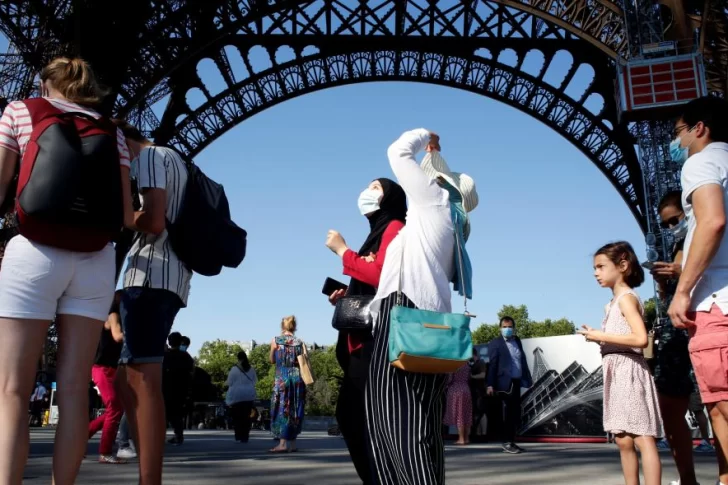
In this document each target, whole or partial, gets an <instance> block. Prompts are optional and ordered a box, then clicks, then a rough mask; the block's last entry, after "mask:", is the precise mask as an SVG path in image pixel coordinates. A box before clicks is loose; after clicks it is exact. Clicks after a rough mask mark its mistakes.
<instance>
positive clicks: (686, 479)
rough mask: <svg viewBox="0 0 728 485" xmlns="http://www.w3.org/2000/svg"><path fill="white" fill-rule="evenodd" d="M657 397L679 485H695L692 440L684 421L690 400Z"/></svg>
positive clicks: (660, 395) (664, 396) (687, 397)
mask: <svg viewBox="0 0 728 485" xmlns="http://www.w3.org/2000/svg"><path fill="white" fill-rule="evenodd" d="M658 397H659V401H660V411H661V412H662V421H663V426H664V428H665V437H666V438H667V442H668V443H670V452H671V453H672V458H673V460H675V466H676V467H677V472H678V474H679V475H680V485H696V484H697V482H698V481H697V478H696V477H695V464H694V462H693V438H692V435H691V433H690V427H689V426H688V423H687V421H686V420H685V413H687V411H688V404H689V402H690V398H689V396H685V397H673V396H666V395H664V394H659V395H658ZM643 456H644V455H643Z"/></svg>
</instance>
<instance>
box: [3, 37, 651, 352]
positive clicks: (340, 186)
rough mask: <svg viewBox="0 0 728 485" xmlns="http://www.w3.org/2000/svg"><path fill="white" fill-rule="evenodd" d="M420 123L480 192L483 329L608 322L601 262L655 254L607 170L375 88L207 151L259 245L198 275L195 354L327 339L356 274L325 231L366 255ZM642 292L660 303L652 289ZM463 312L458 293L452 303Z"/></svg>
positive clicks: (464, 110)
mask: <svg viewBox="0 0 728 485" xmlns="http://www.w3.org/2000/svg"><path fill="white" fill-rule="evenodd" d="M2 40H3V41H4V39H2ZM0 44H4V42H0ZM3 47H4V46H3ZM524 66H525V67H528V66H527V64H524ZM567 66H568V65H567V64H565V63H564V64H561V67H563V68H565V67H567ZM203 77H204V76H203ZM582 89H583V86H582ZM419 127H425V128H428V129H431V130H433V131H435V132H437V133H438V134H440V136H441V138H442V154H443V156H444V157H445V159H446V160H447V161H448V163H449V164H450V166H451V167H452V168H453V169H454V170H457V171H462V172H466V173H468V174H470V175H471V176H472V177H473V178H474V179H475V181H476V183H477V187H478V191H479V194H480V205H479V207H478V208H477V209H476V210H475V211H474V212H473V213H472V214H471V217H472V228H473V229H472V234H471V238H470V240H469V242H468V250H469V252H470V256H471V259H472V261H473V268H474V300H473V302H471V303H470V305H469V308H470V310H471V311H472V312H473V313H476V314H477V315H478V318H477V319H476V321H477V322H478V323H480V322H494V321H495V320H496V313H497V312H498V310H499V309H500V308H501V306H502V305H504V304H514V305H519V304H525V305H527V306H528V308H529V311H530V314H531V317H532V318H534V319H538V320H541V319H544V318H560V317H566V318H569V319H570V320H572V321H574V322H575V323H576V324H577V325H580V324H582V323H587V324H590V325H598V324H599V323H600V322H601V318H602V314H603V307H604V304H605V303H606V302H607V301H608V300H609V298H610V295H609V293H608V291H607V290H604V289H601V288H599V287H598V285H597V284H596V282H595V281H594V278H593V276H592V269H591V264H592V254H593V253H594V251H595V250H596V249H597V248H598V247H599V246H601V245H602V244H604V243H606V242H608V241H613V240H618V239H624V240H627V241H630V242H631V243H632V244H633V245H634V246H635V249H636V251H637V254H638V256H639V257H640V258H641V259H643V258H644V252H645V246H644V239H643V236H642V234H641V232H640V230H639V227H638V225H637V223H636V221H635V220H634V219H633V217H632V215H631V213H630V211H629V209H628V208H627V206H626V205H625V203H624V202H623V201H622V199H621V198H620V197H619V195H618V194H617V192H616V190H615V189H614V188H613V187H612V186H611V185H610V183H609V182H608V181H607V179H606V178H605V177H604V176H603V175H602V174H601V172H599V170H598V169H597V168H596V167H595V166H594V165H593V164H592V163H591V162H590V161H589V160H588V159H587V158H586V157H585V156H584V155H583V154H582V153H581V152H579V151H578V150H577V149H576V148H575V147H573V146H572V145H571V144H570V143H569V142H567V141H566V140H565V139H563V138H561V137H560V136H559V135H558V134H556V133H555V132H553V131H551V130H550V129H549V128H547V127H546V126H545V125H542V124H541V123H540V122H538V121H536V120H535V119H532V118H530V117H529V116H528V115H526V114H523V113H521V112H519V111H517V110H515V109H513V108H511V107H508V106H506V105H504V104H501V103H499V102H496V101H493V100H490V99H487V98H485V97H482V96H478V95H476V94H472V93H467V92H463V91H458V90H455V89H450V88H444V87H438V86H430V85H424V84H414V83H370V84H360V85H355V86H348V87H341V88H334V89H329V90H326V91H321V92H318V93H314V94H309V95H306V96H303V97H300V98H296V99H293V100H291V101H288V102H285V103H283V104H280V105H277V106H275V107H273V108H271V109H269V110H267V111H264V112H263V113H260V114H258V115H256V116H255V117H253V118H252V119H250V120H248V121H246V122H244V123H242V124H240V125H238V126H237V127H235V128H234V129H232V130H230V131H229V132H228V133H226V134H225V135H224V136H223V137H222V138H220V139H219V140H217V141H216V142H215V143H214V144H212V145H211V146H210V147H209V148H207V149H206V150H204V151H203V152H202V153H201V154H200V155H199V156H198V157H197V162H198V164H199V165H200V166H201V167H202V168H203V169H204V171H205V172H206V173H207V174H208V175H209V176H210V177H212V178H213V179H215V180H217V181H219V182H222V183H223V184H224V185H225V188H226V191H227V194H228V198H229V199H230V205H231V210H232V213H233V216H234V219H235V220H236V222H238V224H239V225H241V226H242V227H244V228H245V229H246V230H247V231H248V238H249V240H248V255H247V257H246V260H245V261H244V262H243V263H242V265H241V266H240V267H239V268H237V269H235V270H230V269H226V270H224V271H223V273H222V274H221V275H219V276H217V277H213V278H206V277H202V276H198V275H196V276H195V277H194V278H193V279H192V291H191V295H190V299H189V306H188V308H186V309H183V310H182V311H181V312H180V313H179V316H178V318H177V321H176V323H175V328H176V329H177V330H179V331H180V332H182V333H184V334H187V335H189V336H190V338H191V339H192V349H191V350H192V351H193V352H197V350H198V349H199V347H200V345H201V344H202V342H203V341H205V340H213V339H217V338H222V339H230V340H250V339H254V340H257V341H258V342H267V341H269V340H270V339H271V338H272V337H273V336H274V335H276V334H277V333H278V331H279V323H280V320H281V318H282V317H283V316H285V315H289V314H295V315H296V316H297V318H298V320H299V333H300V335H301V337H303V338H305V339H306V340H307V341H316V342H318V343H321V344H328V343H333V342H334V341H335V338H336V334H335V332H334V331H333V330H332V329H331V325H330V322H331V315H332V307H331V306H330V305H329V304H328V301H327V300H326V298H325V297H324V296H323V295H322V294H321V287H322V285H323V282H324V280H325V278H326V277H327V276H331V277H333V278H337V279H340V280H342V281H346V279H345V277H344V276H342V275H341V263H340V259H339V258H338V257H337V256H335V255H334V254H333V253H331V252H330V251H329V250H328V249H327V248H326V247H325V246H324V241H325V238H326V232H327V231H328V230H329V229H337V230H339V231H340V232H341V233H342V234H343V235H344V237H345V238H346V240H347V242H348V243H349V244H350V246H351V247H353V248H358V245H360V244H361V243H362V242H363V241H364V238H365V237H366V234H367V232H368V224H367V222H366V220H365V218H364V217H362V216H361V215H359V212H358V210H357V205H356V200H357V197H358V195H359V193H360V191H361V190H362V189H363V188H364V187H365V186H366V185H367V184H368V183H369V182H370V181H371V180H372V179H374V178H377V177H391V170H390V168H389V164H388V162H387V159H386V150H387V147H388V146H389V144H390V143H391V142H392V141H394V140H395V139H396V138H397V137H398V136H399V135H400V134H401V133H402V132H403V131H406V130H409V129H413V128H419ZM639 292H640V294H641V295H642V296H643V298H648V297H650V296H652V294H653V290H652V281H651V280H648V281H647V282H646V283H645V284H644V285H643V286H642V287H641V288H640V289H639ZM461 309H462V304H461V303H460V301H459V300H457V299H455V300H454V301H453V310H454V311H459V310H461Z"/></svg>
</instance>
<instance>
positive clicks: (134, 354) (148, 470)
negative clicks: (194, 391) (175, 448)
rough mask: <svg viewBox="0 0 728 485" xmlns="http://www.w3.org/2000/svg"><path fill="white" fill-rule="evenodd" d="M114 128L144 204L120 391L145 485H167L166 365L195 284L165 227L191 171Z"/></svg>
mask: <svg viewBox="0 0 728 485" xmlns="http://www.w3.org/2000/svg"><path fill="white" fill-rule="evenodd" d="M114 122H115V123H116V124H117V126H119V127H120V129H121V130H122V132H123V133H124V135H125V136H126V141H127V146H128V147H129V151H130V153H131V154H132V158H133V159H134V167H133V169H132V176H133V177H134V178H136V181H137V187H138V189H139V199H140V201H141V209H140V210H139V211H137V212H136V213H135V214H134V226H135V227H134V230H135V231H136V234H135V236H134V240H133V242H132V246H131V249H130V250H129V254H128V258H127V265H126V271H125V272H124V293H123V294H122V297H121V308H120V309H121V325H122V328H123V331H124V346H123V347H122V349H121V358H120V360H119V364H120V365H119V373H118V375H117V385H118V386H119V389H120V391H121V396H122V399H123V400H124V407H125V409H126V412H127V418H128V420H129V425H130V427H131V430H132V436H133V437H134V438H135V440H136V441H135V442H136V444H137V454H138V455H139V473H140V481H139V483H140V484H141V485H161V483H162V458H163V456H164V437H165V432H166V426H165V416H164V399H163V395H162V362H163V361H164V351H165V342H166V340H167V337H168V336H169V333H170V331H171V329H172V324H173V323H174V319H175V317H176V315H177V312H179V310H180V309H181V308H183V307H185V306H187V296H188V294H189V291H190V279H191V278H192V273H191V272H190V270H189V269H187V267H186V266H185V264H184V263H183V262H182V261H180V259H179V258H178V257H177V255H176V254H175V252H174V249H172V246H171V243H170V240H169V239H168V237H167V229H166V224H167V221H169V222H171V223H173V222H175V221H176V220H177V217H178V216H179V214H180V210H181V207H182V202H183V200H184V192H185V187H186V184H187V167H186V165H185V162H184V160H182V158H181V157H180V155H179V154H177V152H176V151H174V150H172V149H170V148H166V147H161V146H156V145H154V144H153V143H152V142H151V141H150V140H148V139H147V138H146V137H144V136H143V135H142V134H141V133H140V132H139V130H138V129H137V128H135V127H133V126H131V125H129V124H128V123H126V122H124V121H121V120H114ZM171 444H181V442H178V441H177V440H173V441H172V443H171Z"/></svg>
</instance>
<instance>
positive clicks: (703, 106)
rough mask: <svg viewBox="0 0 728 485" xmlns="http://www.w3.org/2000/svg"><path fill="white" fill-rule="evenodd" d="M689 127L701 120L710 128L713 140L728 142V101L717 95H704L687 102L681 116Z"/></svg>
mask: <svg viewBox="0 0 728 485" xmlns="http://www.w3.org/2000/svg"><path fill="white" fill-rule="evenodd" d="M680 118H682V120H683V121H684V122H685V124H686V125H688V126H689V127H691V128H692V127H693V126H695V125H697V124H698V123H699V122H701V121H702V122H703V124H704V125H705V126H706V127H707V128H708V129H709V130H710V139H711V140H712V141H722V142H728V101H726V100H725V99H722V98H717V97H715V96H703V97H702V98H698V99H694V100H692V101H690V102H689V103H687V104H686V105H685V107H684V108H683V113H682V116H681V117H680Z"/></svg>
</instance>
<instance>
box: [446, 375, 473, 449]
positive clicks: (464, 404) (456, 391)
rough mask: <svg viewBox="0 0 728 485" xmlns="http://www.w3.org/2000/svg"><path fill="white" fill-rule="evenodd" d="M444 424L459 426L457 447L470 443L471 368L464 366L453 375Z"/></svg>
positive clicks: (471, 420) (449, 384) (471, 413)
mask: <svg viewBox="0 0 728 485" xmlns="http://www.w3.org/2000/svg"><path fill="white" fill-rule="evenodd" d="M443 422H444V423H445V424H446V425H447V426H457V428H458V440H457V441H456V442H455V444H456V445H467V444H468V443H470V439H469V436H468V435H469V434H470V426H472V425H473V398H472V396H471V395H470V366H469V365H464V366H462V367H461V368H459V369H458V370H456V371H455V372H453V373H452V374H450V380H449V382H448V388H447V411H446V412H445V419H444V420H443Z"/></svg>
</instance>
